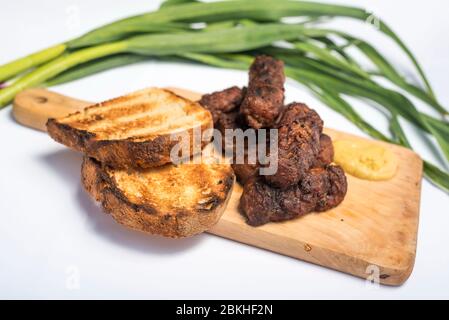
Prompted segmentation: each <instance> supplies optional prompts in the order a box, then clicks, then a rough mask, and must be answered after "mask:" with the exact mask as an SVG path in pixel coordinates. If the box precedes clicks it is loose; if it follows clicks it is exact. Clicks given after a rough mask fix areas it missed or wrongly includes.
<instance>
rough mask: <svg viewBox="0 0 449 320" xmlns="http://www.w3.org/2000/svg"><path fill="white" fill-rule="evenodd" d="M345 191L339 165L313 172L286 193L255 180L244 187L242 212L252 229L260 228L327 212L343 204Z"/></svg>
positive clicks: (317, 169)
mask: <svg viewBox="0 0 449 320" xmlns="http://www.w3.org/2000/svg"><path fill="white" fill-rule="evenodd" d="M346 191H347V181H346V176H345V174H344V171H343V169H342V168H341V167H339V166H336V165H329V166H326V167H325V168H313V169H311V170H310V171H309V172H308V173H307V175H306V176H305V177H304V179H303V180H302V181H301V182H300V183H298V184H297V185H295V186H293V187H291V188H288V189H286V190H281V189H277V188H273V187H271V186H270V185H268V184H267V183H265V181H264V180H263V179H262V178H261V177H252V178H250V179H249V180H248V181H247V183H246V184H245V187H244V190H243V194H242V197H241V199H240V211H241V213H242V214H243V215H244V216H245V217H246V219H247V222H248V224H249V225H252V226H261V225H263V224H266V223H268V222H280V221H286V220H291V219H294V218H297V217H300V216H302V215H305V214H307V213H310V212H313V211H318V212H322V211H327V210H329V209H331V208H334V207H336V206H338V205H339V204H340V203H341V202H342V201H343V199H344V197H345V195H346Z"/></svg>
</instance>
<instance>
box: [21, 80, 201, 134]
mask: <svg viewBox="0 0 449 320" xmlns="http://www.w3.org/2000/svg"><path fill="white" fill-rule="evenodd" d="M167 89H168V90H170V91H173V92H174V93H176V94H177V95H179V96H182V97H184V98H187V99H190V100H194V101H196V100H199V99H200V98H201V95H200V94H198V93H196V92H192V91H188V90H184V89H180V88H167ZM92 104H93V102H89V101H84V100H79V99H75V98H71V97H67V96H64V95H62V94H59V93H56V92H53V91H50V90H46V89H43V88H34V89H28V90H25V91H22V92H21V93H19V94H18V95H17V96H16V98H15V99H14V103H13V116H14V119H16V121H17V122H18V123H20V124H22V125H24V126H27V127H30V128H33V129H37V130H40V131H47V128H46V123H47V121H48V119H49V118H61V117H65V116H68V115H69V114H71V113H75V112H77V111H80V110H83V109H84V108H85V107H87V106H89V105H92Z"/></svg>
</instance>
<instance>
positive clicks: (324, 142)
mask: <svg viewBox="0 0 449 320" xmlns="http://www.w3.org/2000/svg"><path fill="white" fill-rule="evenodd" d="M333 161H334V145H333V144H332V139H331V137H329V136H328V135H326V134H324V133H323V134H322V135H321V136H320V152H319V153H318V157H317V158H316V160H315V163H314V165H313V167H325V166H326V165H328V164H331V163H332V162H333Z"/></svg>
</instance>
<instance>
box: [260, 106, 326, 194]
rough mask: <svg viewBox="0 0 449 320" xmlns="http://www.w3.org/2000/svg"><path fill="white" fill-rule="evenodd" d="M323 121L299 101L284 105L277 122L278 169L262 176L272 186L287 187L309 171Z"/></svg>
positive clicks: (315, 156)
mask: <svg viewBox="0 0 449 320" xmlns="http://www.w3.org/2000/svg"><path fill="white" fill-rule="evenodd" d="M322 131H323V121H322V120H321V118H320V116H319V115H318V114H317V113H316V112H315V111H314V110H312V109H310V108H309V107H307V106H306V105H305V104H302V103H292V104H290V105H288V106H287V108H286V110H285V111H284V113H283V115H282V118H281V120H280V122H279V124H278V139H279V140H278V141H279V150H278V170H277V172H276V173H275V174H274V175H268V176H265V180H266V181H267V182H268V183H269V184H270V185H271V186H273V187H276V188H281V189H287V188H289V187H291V186H294V185H296V184H297V183H298V182H299V181H301V180H302V179H303V178H304V177H305V175H306V174H307V173H308V172H309V170H310V168H311V167H312V166H313V165H314V163H315V161H316V158H317V156H318V154H319V152H320V136H321V133H322Z"/></svg>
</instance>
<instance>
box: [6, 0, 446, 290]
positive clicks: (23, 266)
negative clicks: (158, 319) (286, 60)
mask: <svg viewBox="0 0 449 320" xmlns="http://www.w3.org/2000/svg"><path fill="white" fill-rule="evenodd" d="M335 1H336V0H335ZM341 2H342V3H349V4H354V5H356V4H358V5H360V6H365V7H366V8H368V9H370V10H373V11H374V12H375V13H376V14H378V15H380V16H381V17H383V18H384V19H385V20H386V21H387V22H388V23H389V24H390V25H391V26H392V27H393V29H394V30H395V31H397V32H398V33H399V34H400V35H401V36H402V37H403V39H404V40H405V42H406V43H407V44H408V45H409V46H410V47H411V48H412V49H413V51H414V52H415V53H416V55H417V57H418V59H419V61H420V62H421V63H422V64H423V65H424V68H425V70H426V72H427V74H428V75H429V77H430V80H431V82H432V84H433V86H434V88H435V90H436V93H437V95H438V97H439V98H440V100H441V101H442V103H443V104H444V105H446V107H449V91H448V90H447V83H448V80H449V77H448V74H449V58H448V57H449V41H447V37H448V34H449V19H448V17H447V13H448V10H449V4H448V2H447V1H446V0H427V1H405V0H401V1H391V0H365V1H360V0H359V1H349V0H347V1H344V0H341ZM157 5H158V2H157V1H149V0H139V1H137V0H135V1H120V2H118V1H114V2H112V1H106V0H101V1H93V0H70V1H69V0H58V1H56V0H41V1H31V0H29V1H24V0H15V1H2V3H1V10H0V30H1V31H2V32H1V34H2V41H1V49H0V63H5V62H7V61H9V60H11V59H13V58H17V57H19V56H22V55H25V54H28V53H30V52H32V51H35V50H37V49H39V48H44V47H46V46H48V45H51V44H55V43H59V42H61V41H64V40H67V39H69V38H72V37H75V36H77V35H79V34H81V33H83V32H85V31H87V30H90V29H92V28H93V27H96V26H99V25H102V24H103V23H106V22H109V21H111V20H114V19H117V18H120V17H124V16H127V15H131V14H136V13H140V12H144V11H149V10H151V9H153V8H156V7H157ZM334 25H335V26H336V27H344V28H345V29H346V30H349V31H351V32H353V33H355V34H358V35H363V36H364V37H365V38H368V39H370V40H372V42H374V43H376V44H377V46H378V47H379V48H380V49H381V50H382V51H383V52H384V53H386V54H387V55H388V56H389V57H390V58H391V59H392V60H393V61H394V62H395V64H396V65H397V66H398V67H400V68H401V69H402V70H404V71H405V72H406V73H407V74H410V75H412V73H411V72H412V71H413V68H411V67H410V65H409V64H408V62H407V60H406V59H405V58H404V56H403V55H402V54H400V52H398V51H397V50H396V49H395V48H394V45H392V43H391V42H390V41H388V40H385V38H384V37H383V36H379V35H377V34H376V33H375V32H373V31H371V29H370V28H368V27H367V26H365V25H363V24H360V23H354V22H346V21H342V22H338V23H335V24H334ZM246 81H247V75H246V73H245V72H238V71H229V70H220V69H214V68H208V67H202V66H194V65H185V64H173V63H160V62H147V63H144V64H139V65H134V66H131V67H126V68H121V69H117V70H113V71H109V72H105V73H102V74H100V75H96V76H92V77H90V78H88V79H83V80H81V81H77V82H74V83H70V84H67V85H64V86H60V87H57V88H54V90H56V91H58V92H61V93H64V94H67V95H71V96H75V97H78V98H81V99H85V100H91V101H98V100H102V99H106V98H111V97H114V96H119V95H121V94H124V93H126V92H129V91H133V90H136V89H140V88H144V87H147V86H178V87H185V88H188V89H192V90H197V91H202V92H209V91H212V90H218V89H222V88H225V87H227V86H230V85H235V84H236V85H244V84H245V83H246ZM287 92H288V100H289V101H291V100H299V101H305V102H307V103H308V104H310V105H311V106H313V107H314V108H316V109H317V110H318V111H319V112H320V114H321V115H322V117H323V118H324V120H325V123H326V125H327V126H328V127H332V128H336V129H340V130H345V131H347V132H352V133H357V134H361V133H360V132H359V131H358V130H357V129H356V128H355V127H354V126H353V125H352V124H350V123H349V122H347V121H346V120H344V119H343V118H342V117H341V116H339V115H338V114H336V113H334V112H333V111H331V110H330V109H328V108H326V107H325V106H324V105H322V104H321V103H319V102H318V101H316V100H315V99H314V98H312V97H311V96H310V95H309V94H308V93H307V92H306V91H305V90H304V89H302V88H301V87H299V86H298V85H296V84H295V83H293V82H289V83H288V85H287ZM357 106H358V107H360V109H359V110H362V111H363V112H364V113H365V112H366V113H365V114H366V115H367V116H369V117H370V118H371V119H372V121H375V122H377V124H378V125H379V126H380V127H384V122H383V120H382V117H380V116H379V115H377V114H374V113H372V112H368V111H365V110H369V108H368V107H367V106H366V105H364V104H363V103H358V104H357ZM0 131H1V139H0V150H1V155H0V170H1V176H0V298H180V299H186V298H192V299H193V298H212V299H213V298H236V299H237V298H249V299H252V298H254V299H259V298H267V299H270V298H273V299H282V298H295V299H309V298H361V299H363V298H374V299H396V298H449V252H448V250H447V245H448V244H449V210H448V208H449V197H448V196H447V195H446V194H444V193H443V192H441V191H439V190H438V189H436V188H435V187H433V186H431V185H430V184H429V183H427V182H425V183H424V185H423V194H422V206H421V222H420V229H419V241H418V254H417V259H416V265H415V269H414V272H413V274H412V276H411V277H410V279H409V280H408V281H407V282H406V284H404V285H403V286H401V287H397V288H391V287H380V288H377V287H372V286H367V285H366V284H365V281H363V280H360V279H357V278H354V277H352V276H348V275H345V274H342V273H339V272H335V271H331V270H327V269H325V268H322V267H319V266H314V265H311V264H308V263H305V262H301V261H297V260H295V259H291V258H288V257H284V256H281V255H277V254H274V253H270V252H267V251H264V250H260V249H256V248H252V247H249V246H246V245H242V244H239V243H235V242H232V241H229V240H225V239H221V238H218V237H215V236H212V235H208V234H204V235H200V236H197V237H194V238H191V239H185V240H167V239H163V238H159V237H152V236H147V235H144V234H140V233H136V232H133V231H129V230H126V229H124V228H122V227H121V226H119V225H117V224H115V222H114V221H113V220H112V219H111V218H110V217H108V216H107V215H105V214H103V213H102V212H101V210H100V209H99V208H98V207H97V206H96V205H95V204H94V203H93V202H92V201H91V200H90V199H89V198H88V196H87V195H86V194H85V192H84V191H83V190H82V188H81V186H80V182H79V180H80V177H79V175H80V174H79V171H80V164H81V155H79V154H77V153H75V152H72V151H68V150H66V149H65V148H64V147H62V146H60V145H58V144H56V143H55V142H53V141H52V140H51V139H50V138H48V137H47V136H46V135H45V134H44V133H41V132H38V131H34V130H31V129H28V128H24V127H21V126H19V125H18V124H16V123H15V122H14V120H13V119H12V117H11V109H10V108H7V109H5V110H2V111H0ZM414 143H415V144H416V146H417V147H418V149H419V150H420V152H421V154H422V155H423V156H425V157H426V158H430V159H434V158H432V157H431V154H430V152H429V151H428V150H427V149H426V148H425V147H424V146H423V144H422V142H421V141H420V140H419V139H418V138H416V139H414ZM434 160H435V161H437V159H434ZM76 276H79V285H80V286H79V288H78V289H77V288H76V285H75V287H73V286H71V284H73V283H72V282H71V280H72V279H74V278H73V277H76Z"/></svg>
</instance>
